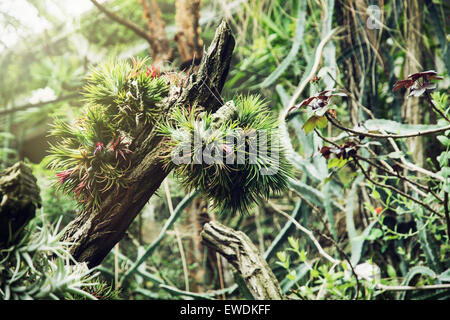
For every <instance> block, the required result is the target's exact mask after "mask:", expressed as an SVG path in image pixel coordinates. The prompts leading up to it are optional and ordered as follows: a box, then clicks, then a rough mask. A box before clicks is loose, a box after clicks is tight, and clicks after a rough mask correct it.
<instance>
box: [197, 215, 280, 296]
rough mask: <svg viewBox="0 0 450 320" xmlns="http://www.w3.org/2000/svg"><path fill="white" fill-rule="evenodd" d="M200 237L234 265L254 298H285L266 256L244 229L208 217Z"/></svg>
mask: <svg viewBox="0 0 450 320" xmlns="http://www.w3.org/2000/svg"><path fill="white" fill-rule="evenodd" d="M201 237H202V241H203V242H204V244H205V245H206V246H208V247H210V248H213V249H214V250H216V251H217V252H219V253H220V254H221V255H222V256H224V257H225V258H226V259H227V260H228V262H229V263H230V264H231V265H232V266H233V267H234V268H235V269H236V271H237V272H238V273H239V274H240V276H241V277H242V279H243V280H244V282H245V285H246V287H247V289H248V290H249V292H250V293H251V295H252V296H253V298H254V299H256V300H282V299H284V297H283V293H282V291H281V288H280V284H279V283H278V280H277V278H276V277H275V275H274V274H273V273H272V270H271V269H270V268H269V266H268V265H267V262H266V260H265V259H264V258H263V257H262V255H261V254H260V252H259V251H258V249H257V248H256V247H255V245H254V244H253V243H252V241H251V240H250V238H249V237H247V236H246V235H245V234H244V233H243V232H241V231H235V230H233V229H231V228H228V227H226V226H224V225H222V224H220V223H217V222H213V221H211V222H208V223H207V224H205V225H204V227H203V231H202V233H201Z"/></svg>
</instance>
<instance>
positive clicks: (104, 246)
mask: <svg viewBox="0 0 450 320" xmlns="http://www.w3.org/2000/svg"><path fill="white" fill-rule="evenodd" d="M234 43H235V42H234V38H233V36H232V34H231V30H230V28H229V26H228V25H227V23H226V22H222V23H221V24H220V26H219V27H218V28H217V30H216V35H215V37H214V40H213V42H212V43H211V45H210V47H209V49H208V51H207V52H206V53H205V54H204V56H203V59H202V62H201V64H200V66H199V69H198V71H197V72H196V73H194V74H192V75H191V76H190V77H189V78H188V80H187V84H186V85H185V86H184V87H182V88H174V90H171V94H170V96H169V98H168V99H167V100H166V101H165V102H164V103H163V104H162V108H161V112H160V117H161V118H160V119H159V121H163V120H164V119H165V117H166V116H167V115H168V113H169V111H170V110H171V108H173V107H174V106H176V105H181V106H189V105H191V106H192V105H198V106H200V107H201V108H202V109H203V110H206V111H212V112H215V111H216V110H217V109H218V108H219V107H220V106H221V105H222V104H223V101H221V99H220V92H221V91H222V88H223V86H224V84H225V79H226V77H227V74H228V70H229V67H230V61H231V56H232V52H233V49H234ZM159 121H157V122H159ZM130 148H131V149H132V150H133V157H132V165H133V167H132V168H131V170H130V172H129V174H128V176H127V178H128V181H129V183H128V187H127V188H120V189H119V190H117V191H116V192H113V193H110V194H108V195H107V196H106V198H105V200H104V201H103V202H102V204H101V207H100V209H98V210H97V211H94V212H90V211H83V212H81V213H80V214H79V216H78V217H77V218H76V219H75V220H73V221H72V222H71V223H70V225H69V226H68V229H67V231H66V233H65V235H64V237H63V240H65V241H70V242H73V243H74V245H72V246H71V248H70V252H71V254H72V255H73V256H74V258H75V259H76V260H78V261H80V262H86V263H87V264H88V266H89V267H94V266H96V265H98V264H100V263H101V261H102V260H103V258H104V257H105V256H106V255H107V254H108V252H109V251H110V250H111V249H112V248H113V247H114V245H115V244H116V243H117V242H118V241H120V239H121V238H122V237H123V236H124V234H125V232H126V230H127V229H128V227H129V225H130V224H131V222H132V221H133V220H134V218H135V217H136V216H137V215H138V214H139V212H140V211H141V209H142V208H143V207H144V205H145V204H146V203H147V201H148V200H149V198H150V197H151V196H152V195H153V193H155V191H156V190H157V189H158V187H159V186H160V184H161V183H162V181H163V180H164V179H165V178H166V176H167V175H168V173H169V171H167V170H166V169H165V166H164V164H163V161H162V156H163V155H164V154H165V153H166V152H167V145H166V144H165V142H164V140H163V139H162V137H161V136H160V135H159V134H158V133H157V130H156V129H155V128H153V127H149V126H147V127H143V128H141V129H140V132H139V134H138V135H137V136H136V138H135V140H134V141H133V142H132V144H131V146H130Z"/></svg>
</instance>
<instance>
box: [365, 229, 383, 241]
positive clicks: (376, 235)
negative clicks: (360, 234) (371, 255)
mask: <svg viewBox="0 0 450 320" xmlns="http://www.w3.org/2000/svg"><path fill="white" fill-rule="evenodd" d="M382 236H383V231H381V230H380V229H378V228H373V229H372V230H371V231H370V234H369V235H368V236H367V238H366V239H367V240H370V241H373V240H376V239H378V238H380V237H382Z"/></svg>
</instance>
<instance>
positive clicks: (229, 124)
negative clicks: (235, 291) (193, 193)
mask: <svg viewBox="0 0 450 320" xmlns="http://www.w3.org/2000/svg"><path fill="white" fill-rule="evenodd" d="M196 115H197V112H196V110H195V108H192V109H185V108H181V107H180V108H176V109H175V110H174V111H173V112H172V114H171V116H170V117H169V119H168V121H167V122H166V123H164V124H162V125H161V126H160V128H159V129H160V132H161V134H163V135H164V136H166V137H168V138H169V141H168V143H169V145H170V146H171V148H172V149H171V152H170V154H169V155H168V156H167V157H166V159H165V160H166V163H167V166H171V167H172V168H173V169H174V172H175V174H176V176H177V177H179V179H180V180H181V182H182V184H183V185H184V186H185V187H186V188H187V189H198V190H200V191H201V192H202V193H203V194H205V195H206V196H207V197H208V198H210V199H211V200H212V202H213V205H214V206H215V207H216V208H217V209H218V211H219V212H221V213H226V212H230V213H233V214H234V213H236V212H241V213H246V212H248V210H249V209H250V208H251V206H252V204H254V203H255V202H256V201H258V200H259V199H260V198H261V197H262V198H268V197H269V195H270V194H271V192H280V191H282V190H283V189H284V188H285V187H286V185H287V179H288V177H290V176H291V173H292V168H291V165H290V163H289V162H288V161H287V159H286V157H285V150H284V149H283V147H282V146H281V145H280V144H279V143H278V142H279V140H280V132H279V129H278V123H277V121H276V120H275V119H274V118H273V117H272V116H271V114H270V111H269V109H268V108H267V106H266V103H265V102H263V101H262V100H261V99H260V98H259V96H253V95H250V96H239V97H237V98H236V99H234V100H233V101H230V102H228V103H227V104H225V105H224V106H223V107H221V108H220V109H219V110H218V111H217V112H216V113H215V114H213V115H211V114H208V113H207V114H203V116H202V117H201V119H198V117H197V116H196ZM264 142H265V143H264ZM264 145H265V146H264Z"/></svg>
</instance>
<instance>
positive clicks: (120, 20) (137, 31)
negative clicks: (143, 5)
mask: <svg viewBox="0 0 450 320" xmlns="http://www.w3.org/2000/svg"><path fill="white" fill-rule="evenodd" d="M91 2H92V3H93V4H94V6H96V7H97V9H98V10H100V11H101V12H103V13H104V14H106V15H107V16H108V18H110V19H111V20H114V21H116V22H117V23H120V24H121V25H123V26H124V27H127V28H128V29H130V30H131V31H133V32H134V33H135V34H136V35H138V36H139V37H141V38H144V39H145V40H146V41H147V42H148V43H149V44H150V45H151V44H152V43H153V42H154V41H155V39H154V38H153V37H151V36H150V35H149V34H148V33H147V32H146V31H145V30H143V29H141V28H140V27H139V26H137V25H136V24H134V23H133V22H131V21H128V20H126V19H124V18H122V17H121V16H119V15H118V14H116V13H114V12H112V11H111V10H109V9H107V8H106V7H104V6H103V5H101V4H100V3H98V2H97V1H96V0H91Z"/></svg>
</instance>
